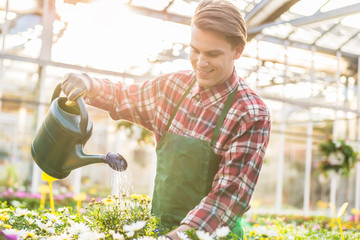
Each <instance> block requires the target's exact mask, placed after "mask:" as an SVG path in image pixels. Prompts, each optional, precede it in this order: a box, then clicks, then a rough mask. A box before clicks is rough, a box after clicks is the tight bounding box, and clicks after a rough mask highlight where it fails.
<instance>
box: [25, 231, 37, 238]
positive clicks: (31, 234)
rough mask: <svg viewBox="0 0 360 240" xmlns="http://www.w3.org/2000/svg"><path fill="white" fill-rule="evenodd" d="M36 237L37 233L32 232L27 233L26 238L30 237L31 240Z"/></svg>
mask: <svg viewBox="0 0 360 240" xmlns="http://www.w3.org/2000/svg"><path fill="white" fill-rule="evenodd" d="M34 236H35V233H32V232H27V233H26V237H25V238H27V237H29V238H33V237H34Z"/></svg>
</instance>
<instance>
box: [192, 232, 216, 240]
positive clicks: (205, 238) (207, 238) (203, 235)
mask: <svg viewBox="0 0 360 240" xmlns="http://www.w3.org/2000/svg"><path fill="white" fill-rule="evenodd" d="M196 236H197V237H198V238H199V239H200V240H213V237H212V236H211V235H210V233H208V232H205V231H201V230H198V231H196Z"/></svg>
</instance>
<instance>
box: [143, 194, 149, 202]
mask: <svg viewBox="0 0 360 240" xmlns="http://www.w3.org/2000/svg"><path fill="white" fill-rule="evenodd" d="M142 199H143V200H145V201H146V202H151V197H149V196H148V195H142Z"/></svg>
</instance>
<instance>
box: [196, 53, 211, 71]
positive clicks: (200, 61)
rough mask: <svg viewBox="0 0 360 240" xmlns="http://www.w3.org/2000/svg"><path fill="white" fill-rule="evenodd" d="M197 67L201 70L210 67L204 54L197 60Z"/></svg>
mask: <svg viewBox="0 0 360 240" xmlns="http://www.w3.org/2000/svg"><path fill="white" fill-rule="evenodd" d="M197 65H198V67H200V68H202V67H207V66H208V65H209V61H208V59H207V57H206V56H205V55H204V54H199V56H198V59H197Z"/></svg>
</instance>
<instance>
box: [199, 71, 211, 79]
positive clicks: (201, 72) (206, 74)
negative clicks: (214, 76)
mask: <svg viewBox="0 0 360 240" xmlns="http://www.w3.org/2000/svg"><path fill="white" fill-rule="evenodd" d="M212 72H213V70H207V71H203V70H200V69H197V74H198V77H201V78H205V77H207V76H209V75H210V74H211V73H212Z"/></svg>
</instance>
